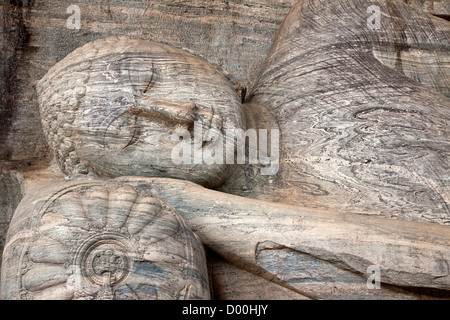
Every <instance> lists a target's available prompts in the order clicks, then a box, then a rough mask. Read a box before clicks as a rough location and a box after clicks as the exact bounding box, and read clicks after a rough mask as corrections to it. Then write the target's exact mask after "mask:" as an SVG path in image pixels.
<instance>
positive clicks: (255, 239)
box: [0, 0, 450, 299]
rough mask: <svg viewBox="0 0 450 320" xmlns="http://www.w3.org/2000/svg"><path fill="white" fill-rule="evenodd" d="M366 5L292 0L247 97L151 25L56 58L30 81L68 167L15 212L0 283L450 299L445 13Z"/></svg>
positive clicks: (94, 295)
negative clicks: (214, 271)
mask: <svg viewBox="0 0 450 320" xmlns="http://www.w3.org/2000/svg"><path fill="white" fill-rule="evenodd" d="M371 6H373V4H372V1H359V2H358V5H355V4H353V3H350V2H333V1H326V0H300V1H298V3H297V4H296V5H295V6H294V7H293V8H292V9H291V11H290V12H289V14H288V16H287V17H286V19H285V21H284V22H283V24H282V25H281V27H280V29H279V31H278V33H277V35H276V37H275V39H274V40H273V43H272V47H271V49H270V51H269V53H268V56H267V59H266V60H265V62H264V64H263V65H262V66H261V72H260V74H259V77H258V80H257V81H256V83H255V85H254V86H253V88H252V89H251V90H250V91H249V94H248V96H247V97H244V98H245V99H242V97H239V96H238V94H237V93H236V90H235V88H234V87H233V84H232V81H231V80H230V79H229V77H228V75H227V74H226V73H225V72H223V70H220V68H218V67H215V66H213V65H212V64H210V63H208V62H207V61H206V60H205V59H203V58H201V57H199V56H197V55H195V54H193V53H190V52H188V51H186V50H182V49H178V48H173V47H171V46H168V45H165V44H161V43H156V42H153V41H150V40H143V39H140V38H135V37H128V36H117V37H109V38H105V39H99V40H95V41H93V42H89V43H87V44H85V45H84V46H82V47H80V48H78V49H76V50H75V51H73V52H72V53H70V54H69V55H68V56H66V57H65V58H64V59H62V60H61V61H59V62H58V63H57V64H56V65H55V66H53V67H52V68H51V69H50V70H49V71H48V73H47V74H46V75H45V76H44V77H43V78H42V79H41V80H40V81H39V83H38V85H37V93H38V97H39V108H40V114H41V118H42V126H43V130H44V133H45V135H46V137H47V141H48V144H49V146H50V148H51V149H52V151H53V153H54V157H55V162H56V163H57V165H58V167H59V170H61V172H62V173H63V174H64V176H65V177H66V179H65V181H64V180H63V179H60V178H59V176H58V177H55V179H54V181H52V182H51V183H50V184H47V185H37V186H36V187H35V188H34V189H32V190H31V191H29V194H27V195H26V196H25V197H24V198H23V200H22V202H21V203H20V205H19V207H18V208H17V210H16V212H15V213H14V216H13V218H12V221H11V224H10V227H9V230H8V237H7V240H6V244H5V249H4V253H3V262H2V277H1V287H0V294H1V297H2V298H5V299H13V298H19V299H22V298H32V299H50V298H60V299H128V298H130V299H183V298H185V299H209V298H214V297H220V295H218V294H216V293H215V292H214V290H218V291H220V290H221V288H220V287H221V286H231V284H232V283H237V285H236V284H235V287H234V290H235V293H234V296H233V295H231V296H228V298H237V297H238V298H239V297H250V298H265V299H271V298H276V297H284V298H288V299H307V298H313V299H317V298H319V299H323V298H325V299H339V298H356V299H365V298H369V297H380V298H405V299H425V298H426V299H428V298H438V297H442V296H444V297H448V296H449V295H450V274H449V270H448V265H449V261H450V250H449V246H448V244H449V243H450V229H449V227H448V225H449V224H450V212H449V206H448V203H449V177H448V158H447V156H448V150H449V139H448V127H449V125H448V124H449V121H448V120H449V119H448V107H449V106H450V100H449V96H450V93H449V77H448V70H447V69H448V68H446V67H445V65H446V64H448V59H449V53H448V51H449V50H450V47H449V43H448V34H449V31H450V25H449V24H448V22H446V21H445V20H442V19H439V18H436V17H432V16H431V15H426V14H424V13H421V12H419V11H416V10H414V9H412V8H411V7H409V6H407V5H406V4H403V3H401V2H397V1H390V0H389V1H383V2H380V3H378V4H377V5H376V8H377V10H379V12H380V17H379V18H380V21H379V25H377V26H376V28H375V27H374V26H373V25H371V24H370V20H369V21H368V17H369V16H370V14H368V12H369V11H368V8H369V7H371ZM335 17H339V19H336V18H335ZM230 133H232V134H234V136H233V135H232V134H230ZM230 136H231V138H230ZM229 138H230V139H229ZM269 138H270V139H269ZM247 141H248V143H246V142H247ZM242 146H244V148H243V147H242ZM269 151H270V156H268V153H269ZM242 158H244V160H245V161H241V160H242ZM255 159H256V160H257V161H252V160H255ZM267 159H269V160H270V161H265V160H267ZM267 169H270V170H267ZM204 250H206V253H207V254H206V256H205V251H204ZM206 260H208V262H207V261H206ZM217 261H225V263H226V266H227V267H226V268H225V270H224V272H225V273H226V275H227V279H226V280H223V278H221V281H218V280H217V279H215V278H214V277H213V276H212V275H211V272H210V273H209V275H208V271H207V269H208V266H209V267H214V265H215V263H217ZM370 270H376V271H377V277H378V278H377V279H378V280H379V282H380V283H381V286H377V288H376V289H373V286H372V282H370V281H371V279H372V277H370V276H371V275H372V273H371V272H372V271H370ZM243 275H245V276H243ZM369 280H370V281H369ZM223 281H225V284H224V283H223ZM256 286H258V288H260V289H258V292H255V288H256ZM249 288H250V289H249ZM251 288H253V289H251ZM249 290H250V291H251V292H250V293H249V292H248V291H249ZM252 290H253V291H252ZM244 291H245V292H246V293H245V294H246V295H244V293H242V294H241V295H240V294H239V292H244ZM236 292H237V293H236ZM225 298H227V297H225Z"/></svg>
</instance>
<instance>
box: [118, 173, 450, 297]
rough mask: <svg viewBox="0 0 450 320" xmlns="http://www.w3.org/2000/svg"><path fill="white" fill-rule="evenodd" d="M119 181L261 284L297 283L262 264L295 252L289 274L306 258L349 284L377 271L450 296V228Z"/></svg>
mask: <svg viewBox="0 0 450 320" xmlns="http://www.w3.org/2000/svg"><path fill="white" fill-rule="evenodd" d="M118 180H119V181H121V182H126V183H129V184H132V185H136V186H139V187H142V188H145V189H148V190H150V191H151V192H152V193H153V194H155V195H156V196H159V197H161V198H163V199H164V200H166V201H167V202H169V203H170V204H171V205H173V206H174V207H175V208H176V209H178V210H179V211H180V212H181V213H182V215H183V216H184V217H185V218H186V219H187V221H188V223H189V225H190V226H191V227H192V229H193V230H194V231H195V232H196V233H197V234H198V236H199V237H200V238H201V240H202V242H203V243H204V244H205V245H206V246H207V247H209V248H210V249H212V250H213V251H215V252H216V253H218V254H220V255H221V256H223V257H224V258H225V259H227V260H228V261H230V262H232V263H234V264H236V265H237V266H239V267H241V268H243V269H246V270H248V271H251V272H253V273H255V274H258V275H260V276H262V277H265V278H269V277H273V276H274V275H275V276H278V277H279V278H284V279H283V280H284V281H285V282H284V284H285V285H287V286H292V285H293V286H294V287H296V286H297V285H298V284H297V283H295V282H294V281H293V280H292V279H288V278H286V277H283V270H281V269H282V268H281V269H280V268H279V266H278V267H277V266H274V264H276V262H275V261H274V259H273V258H274V257H272V260H271V258H270V257H269V259H268V260H267V262H266V261H265V258H264V256H265V255H267V253H272V254H275V255H276V254H277V253H281V252H283V251H284V253H286V252H287V251H289V252H291V253H292V252H295V253H296V254H295V255H293V256H292V257H293V259H294V260H295V259H297V260H296V262H297V263H296V262H295V261H294V266H295V268H293V269H292V270H291V271H292V273H298V272H299V271H301V270H302V268H307V266H306V265H305V264H304V262H305V261H304V260H305V259H313V260H315V261H317V262H320V263H322V264H320V263H319V264H315V267H316V268H317V269H318V270H309V271H311V272H316V273H317V272H319V273H320V272H322V271H323V272H325V271H324V270H319V269H320V268H327V270H328V271H327V272H336V274H328V277H329V278H332V279H333V278H338V277H340V276H342V277H344V278H345V277H347V278H348V279H347V280H343V282H345V281H354V280H351V279H350V278H352V279H353V276H354V275H355V274H356V275H360V276H361V275H363V274H365V273H366V272H367V268H368V267H370V266H376V267H379V268H380V271H381V282H382V283H386V284H391V285H394V286H399V287H418V288H436V289H443V290H450V276H449V273H448V272H449V271H448V263H449V261H450V252H449V250H448V244H449V243H450V229H449V228H448V227H445V226H440V225H432V224H424V223H415V222H407V221H398V220H391V219H385V218H376V217H368V216H361V215H355V214H347V213H338V212H324V211H314V210H311V209H306V208H301V207H297V206H289V205H282V204H275V203H270V202H265V201H259V200H253V199H246V198H242V197H238V196H233V195H229V194H225V193H221V192H217V191H212V190H208V189H205V188H203V187H201V186H198V185H196V184H193V183H190V182H186V181H180V180H173V179H164V178H147V179H145V178H137V177H123V178H118ZM286 250H287V251H286ZM269 262H271V263H269ZM289 263H290V264H292V261H291V262H289V261H288V260H287V259H286V260H285V261H284V262H283V264H289ZM329 270H334V271H329ZM342 270H345V272H344V274H342V272H343V271H342ZM341 271H342V272H341ZM300 277H301V276H300ZM366 278H367V277H366ZM366 278H362V280H361V283H358V284H356V285H357V286H359V287H360V289H359V290H363V289H366ZM271 280H273V279H271ZM334 280H335V281H336V282H339V280H338V279H334ZM341 280H342V279H341ZM325 281H326V280H325ZM298 287H299V288H301V285H298ZM300 291H301V289H300ZM360 293H361V292H360Z"/></svg>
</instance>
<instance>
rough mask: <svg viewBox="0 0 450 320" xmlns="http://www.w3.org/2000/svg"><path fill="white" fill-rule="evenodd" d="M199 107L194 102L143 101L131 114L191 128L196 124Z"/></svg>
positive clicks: (133, 107)
mask: <svg viewBox="0 0 450 320" xmlns="http://www.w3.org/2000/svg"><path fill="white" fill-rule="evenodd" d="M196 110H197V106H196V104H195V103H194V102H177V101H171V100H165V99H142V100H141V101H139V105H137V106H132V107H131V108H130V112H131V113H133V114H135V115H139V116H143V117H145V118H148V119H150V120H151V121H155V122H161V123H164V124H166V125H169V126H181V127H190V126H192V125H193V124H194V121H195V118H196V117H195V114H196Z"/></svg>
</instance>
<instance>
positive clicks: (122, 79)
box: [41, 38, 243, 186]
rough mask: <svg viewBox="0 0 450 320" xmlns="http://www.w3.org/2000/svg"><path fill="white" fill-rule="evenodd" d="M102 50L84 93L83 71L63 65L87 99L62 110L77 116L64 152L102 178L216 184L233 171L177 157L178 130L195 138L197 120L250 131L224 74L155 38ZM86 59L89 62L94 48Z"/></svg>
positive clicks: (91, 66)
mask: <svg viewBox="0 0 450 320" xmlns="http://www.w3.org/2000/svg"><path fill="white" fill-rule="evenodd" d="M99 41H101V40H99ZM96 42H97V41H96ZM94 44H95V42H94ZM94 47H95V46H94ZM97 47H98V46H97ZM82 49H83V48H82ZM84 50H85V51H86V49H84ZM96 50H97V51H96V52H95V54H91V56H92V57H91V58H89V59H88V61H89V62H88V65H89V66H88V69H87V70H85V71H83V72H82V73H83V74H84V76H83V81H84V82H83V84H84V89H77V88H78V87H80V81H79V79H77V78H76V72H75V73H70V71H69V70H70V64H71V62H70V61H68V62H65V65H64V68H65V69H64V68H61V69H62V70H61V71H62V72H67V73H66V77H69V78H73V82H74V83H78V85H77V86H76V87H75V89H72V92H69V94H68V95H69V96H70V95H77V94H79V95H80V96H81V97H80V98H78V100H77V101H78V102H77V103H78V105H79V107H78V108H73V109H75V110H60V111H57V112H64V113H65V114H66V116H67V115H69V116H70V115H72V118H74V120H73V122H72V124H70V125H69V126H70V128H68V130H65V131H64V132H65V133H64V134H65V136H66V137H67V136H69V137H67V138H66V139H70V140H71V142H72V143H71V144H70V146H69V152H67V151H65V150H63V152H62V153H63V154H64V151H65V152H66V154H68V155H69V158H70V156H71V154H72V155H73V154H76V156H77V157H78V158H79V161H80V162H81V164H82V165H83V166H85V167H86V168H88V169H89V171H91V172H92V173H94V174H96V175H98V176H103V177H117V176H125V175H133V176H147V177H158V176H159V177H161V176H163V177H171V178H179V179H185V180H190V181H193V182H196V183H199V184H202V185H206V186H217V185H219V184H221V183H222V182H223V181H224V180H225V179H226V178H227V177H228V176H229V175H230V174H231V173H232V170H233V165H227V164H212V165H211V164H206V163H204V162H201V163H199V164H194V161H191V163H184V164H178V165H177V164H175V163H174V161H173V158H172V150H173V149H174V147H175V146H176V145H178V144H179V143H180V141H179V139H174V137H175V136H176V134H175V132H178V131H179V129H185V130H187V131H188V132H191V133H193V128H194V122H195V121H197V122H200V121H201V122H202V125H203V129H204V130H206V129H210V128H215V129H218V130H220V131H222V132H223V131H224V130H225V129H234V128H243V110H242V107H241V104H240V101H239V99H238V97H237V94H236V92H235V91H234V88H233V87H232V86H231V84H230V83H229V82H228V81H227V79H226V78H225V77H224V76H223V75H222V74H221V73H219V72H218V71H216V70H215V69H214V68H213V67H211V66H210V65H209V64H208V63H207V62H205V61H204V60H202V59H200V58H198V57H195V56H193V55H191V54H189V53H187V52H184V51H181V50H177V49H173V48H170V47H167V46H164V45H160V44H157V43H153V42H149V41H143V40H127V39H123V38H122V39H120V40H118V41H117V42H116V43H114V46H109V45H104V46H102V47H101V48H96ZM111 51H112V52H111ZM84 55H87V56H88V57H89V50H88V52H87V53H84ZM70 57H72V59H73V58H74V57H73V54H72V55H70V56H68V57H66V58H65V59H64V60H66V59H68V58H70ZM75 59H76V58H75ZM58 64H59V63H58ZM68 65H69V66H68ZM66 70H67V71H66ZM52 73H55V71H54V70H52ZM60 77H61V76H60ZM64 78H65V77H64V76H63V77H61V79H64ZM86 78H87V79H86ZM58 79H59V78H58ZM59 81H61V82H62V81H63V80H55V81H54V82H55V83H58V82H59ZM64 81H67V83H70V79H69V80H67V79H65V80H64ZM41 86H42V85H41ZM80 88H82V87H80ZM78 91H80V92H78ZM60 95H61V93H60ZM67 100H68V101H69V105H70V99H66V100H65V101H67ZM48 102H50V103H52V99H49V101H48ZM48 102H47V103H48ZM42 103H43V104H45V103H46V102H45V99H42ZM54 103H58V102H57V101H54ZM73 103H75V102H72V104H73ZM50 108H51V107H50ZM48 109H49V108H48V107H47V109H46V110H48ZM56 109H58V108H56ZM68 109H70V107H69V108H68ZM44 113H45V112H44ZM47 113H48V111H47ZM57 118H59V115H57ZM55 121H57V119H56V120H55ZM65 125H66V127H67V126H68V125H67V124H65ZM49 126H50V127H51V125H49ZM45 127H46V126H45V125H44V129H45ZM193 138H194V137H193ZM195 138H199V137H195ZM200 138H201V137H200ZM193 144H194V140H192V145H193ZM66 148H67V147H66ZM71 149H73V151H70V150H71ZM56 152H58V151H56ZM60 153H61V152H60ZM192 157H194V152H193V153H192ZM60 163H61V161H60Z"/></svg>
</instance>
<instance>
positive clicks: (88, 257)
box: [1, 182, 209, 300]
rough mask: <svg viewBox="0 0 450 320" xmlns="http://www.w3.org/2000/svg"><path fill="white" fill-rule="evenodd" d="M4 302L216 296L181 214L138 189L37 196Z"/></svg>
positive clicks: (15, 231)
mask: <svg viewBox="0 0 450 320" xmlns="http://www.w3.org/2000/svg"><path fill="white" fill-rule="evenodd" d="M3 259H4V260H3V261H4V262H5V264H4V268H3V269H2V272H3V273H2V278H1V281H2V282H1V287H2V292H1V295H2V296H1V298H2V299H171V300H172V299H184V298H186V299H208V298H209V286H208V277H207V272H206V259H205V256H204V252H203V248H202V246H201V244H200V243H199V242H198V240H197V239H196V238H195V236H194V234H193V233H192V232H191V231H190V230H189V228H188V227H187V226H186V224H185V222H184V220H183V218H182V217H181V215H180V214H179V213H178V212H176V210H175V209H174V208H172V207H171V206H170V205H168V204H167V203H165V202H164V201H162V200H160V199H158V198H156V197H154V196H152V195H151V194H149V193H147V192H145V191H143V190H141V189H139V188H135V187H131V186H127V185H122V184H117V183H109V182H87V183H86V182H84V183H80V182H76V183H70V184H68V185H67V184H61V185H52V186H46V187H44V188H42V189H38V190H34V191H31V192H30V193H28V194H27V196H26V197H25V198H24V199H23V201H22V203H21V205H20V206H19V207H18V209H17V211H16V212H15V215H14V217H13V221H12V222H11V228H10V230H9V236H8V239H7V241H6V245H5V252H4V255H3Z"/></svg>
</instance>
